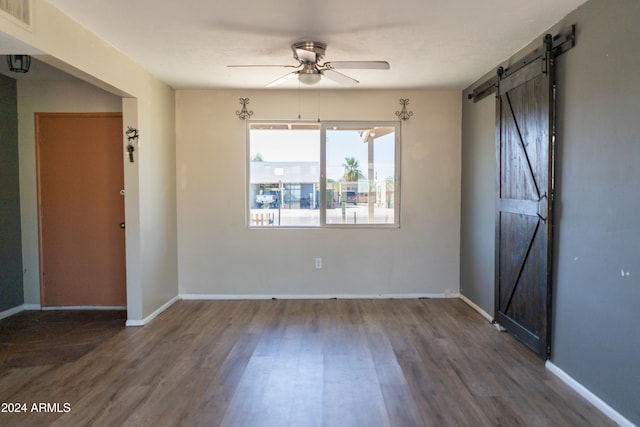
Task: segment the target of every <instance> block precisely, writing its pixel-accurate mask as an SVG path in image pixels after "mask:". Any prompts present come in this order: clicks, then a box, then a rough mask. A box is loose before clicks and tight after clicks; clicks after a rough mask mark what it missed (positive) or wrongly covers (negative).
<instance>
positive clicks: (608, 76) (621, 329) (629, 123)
mask: <svg viewBox="0 0 640 427" xmlns="http://www.w3.org/2000/svg"><path fill="white" fill-rule="evenodd" d="M574 23H575V24H576V25H577V44H576V47H575V48H574V49H572V50H570V51H569V52H567V53H566V54H564V55H562V56H561V57H559V58H558V62H557V82H558V111H557V118H558V128H557V130H558V138H557V141H558V143H557V152H556V154H557V175H556V188H557V196H558V197H557V203H556V211H555V224H556V231H555V237H556V243H555V248H554V251H555V255H554V288H555V293H554V302H553V305H554V319H553V339H552V345H553V350H552V357H551V362H552V363H553V364H554V365H555V366H557V367H558V368H560V369H561V370H563V371H564V372H565V373H567V374H568V375H569V376H571V377H572V378H573V379H575V380H576V381H577V382H579V383H580V384H581V385H583V386H584V387H586V388H587V389H588V390H589V391H590V392H592V393H593V394H595V395H596V396H597V397H599V398H600V399H602V400H603V401H604V402H605V403H607V404H608V405H609V406H610V407H612V408H613V409H614V410H616V411H617V412H618V413H620V414H621V415H622V416H624V417H625V418H626V419H627V420H629V421H631V422H633V423H635V424H639V425H640V404H639V402H640V267H639V266H640V167H639V165H640V25H639V23H640V2H639V1H637V0H590V1H589V2H587V3H585V4H584V5H582V6H581V7H580V8H578V9H577V10H576V11H574V12H573V13H571V14H570V15H569V16H567V17H566V18H565V19H563V20H562V21H561V22H560V23H559V24H558V25H557V26H555V27H554V28H552V29H551V30H550V32H552V33H555V32H557V31H558V30H559V29H562V28H566V27H567V26H568V25H570V24H574ZM541 36H542V35H541ZM536 43H538V42H537V41H536ZM522 53H523V52H519V53H516V54H515V55H514V57H517V56H521V55H522ZM498 65H501V64H496V67H497V66H498ZM489 75H490V74H488V75H487V76H485V77H483V78H482V79H479V80H478V82H476V84H474V85H472V86H470V87H469V88H468V89H467V90H466V91H465V92H464V94H463V96H464V101H463V102H464V107H463V148H462V150H463V155H462V161H463V164H462V171H463V172H462V173H463V180H462V185H463V191H462V224H461V225H462V239H461V272H460V273H461V274H460V277H461V288H462V293H463V294H464V295H465V296H467V297H468V298H469V299H471V300H472V301H473V302H475V303H476V304H477V305H479V306H480V307H481V308H482V309H484V310H485V311H487V312H488V313H490V314H493V309H494V307H493V274H494V273H493V269H494V267H493V263H494V257H493V250H494V242H493V238H494V219H493V213H494V205H493V203H487V201H486V198H487V197H489V195H490V196H491V197H495V193H494V191H495V190H494V170H495V155H494V133H493V132H494V131H493V128H494V122H495V120H494V118H495V111H494V110H493V108H494V107H493V105H494V102H495V99H494V98H493V96H491V97H489V98H485V99H484V100H483V101H481V102H479V103H476V104H473V102H472V101H469V100H467V99H466V95H467V93H468V92H469V90H470V89H472V88H473V87H474V86H475V85H477V84H478V83H480V82H482V81H483V80H484V79H485V78H486V77H488V76H489Z"/></svg>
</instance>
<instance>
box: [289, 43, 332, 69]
mask: <svg viewBox="0 0 640 427" xmlns="http://www.w3.org/2000/svg"><path fill="white" fill-rule="evenodd" d="M326 49H327V45H326V44H325V43H320V42H314V41H301V42H297V43H294V44H293V45H291V50H292V51H293V57H294V58H295V59H297V60H298V61H300V62H301V63H302V64H316V63H317V62H318V61H319V60H321V59H322V58H323V57H324V53H325V51H326Z"/></svg>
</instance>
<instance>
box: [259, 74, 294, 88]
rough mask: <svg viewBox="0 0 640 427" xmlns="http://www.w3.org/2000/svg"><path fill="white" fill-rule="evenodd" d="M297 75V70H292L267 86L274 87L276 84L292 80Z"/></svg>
mask: <svg viewBox="0 0 640 427" xmlns="http://www.w3.org/2000/svg"><path fill="white" fill-rule="evenodd" d="M297 75H298V72H297V71H292V72H291V73H288V74H285V75H284V76H282V77H278V78H277V79H275V80H274V81H272V82H271V83H269V84H267V85H265V87H274V86H278V85H281V84H282V83H284V82H286V81H288V80H291V79H292V78H294V77H295V76H297Z"/></svg>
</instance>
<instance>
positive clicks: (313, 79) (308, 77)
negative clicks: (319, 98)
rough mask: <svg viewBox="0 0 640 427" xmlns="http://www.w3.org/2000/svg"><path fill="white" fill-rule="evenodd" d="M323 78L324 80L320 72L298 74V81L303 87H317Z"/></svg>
mask: <svg viewBox="0 0 640 427" xmlns="http://www.w3.org/2000/svg"><path fill="white" fill-rule="evenodd" d="M321 78H322V74H320V72H319V71H318V72H314V73H307V72H303V71H301V72H300V73H299V74H298V81H299V82H300V83H302V84H303V85H309V86H311V85H315V84H317V83H318V82H319V81H320V79H321Z"/></svg>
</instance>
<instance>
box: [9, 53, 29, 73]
mask: <svg viewBox="0 0 640 427" xmlns="http://www.w3.org/2000/svg"><path fill="white" fill-rule="evenodd" d="M7 65H9V70H11V71H13V72H14V73H26V72H27V71H29V67H31V57H30V56H29V55H7Z"/></svg>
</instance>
